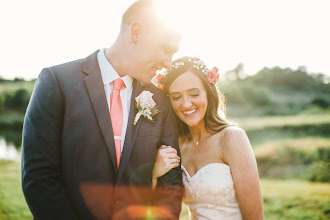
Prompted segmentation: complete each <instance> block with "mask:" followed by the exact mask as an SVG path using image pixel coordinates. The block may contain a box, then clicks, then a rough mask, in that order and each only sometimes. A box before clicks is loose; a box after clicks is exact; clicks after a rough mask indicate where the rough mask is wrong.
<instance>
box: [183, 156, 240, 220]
mask: <svg viewBox="0 0 330 220" xmlns="http://www.w3.org/2000/svg"><path fill="white" fill-rule="evenodd" d="M181 169H182V170H183V173H182V177H183V184H184V187H185V194H184V197H183V202H184V203H185V204H186V205H187V206H188V209H189V219H190V220H204V219H205V220H206V219H214V220H222V219H226V220H240V219H242V215H241V212H240V209H239V206H238V202H237V199H236V192H235V188H234V182H233V178H232V175H231V172H230V167H229V166H228V165H226V164H223V163H210V164H207V165H205V166H204V167H202V168H201V169H200V170H198V171H197V173H196V174H195V175H193V176H190V174H189V173H188V171H187V170H186V168H185V167H184V166H183V165H181Z"/></svg>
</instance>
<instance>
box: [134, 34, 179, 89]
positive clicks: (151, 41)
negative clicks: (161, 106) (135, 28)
mask: <svg viewBox="0 0 330 220" xmlns="http://www.w3.org/2000/svg"><path fill="white" fill-rule="evenodd" d="M179 44H180V36H179V35H178V34H177V33H176V32H173V31H170V30H169V29H166V28H163V29H160V28H144V29H143V30H141V35H140V36H139V38H138V40H137V42H136V44H135V48H134V49H135V54H136V57H135V59H134V63H135V65H134V66H135V67H134V72H135V76H133V77H134V78H136V79H138V80H140V81H142V82H144V83H149V82H150V81H151V79H152V78H153V77H154V76H155V75H156V71H157V70H161V69H162V68H169V67H170V66H171V63H172V57H173V55H174V53H176V52H177V51H178V49H179Z"/></svg>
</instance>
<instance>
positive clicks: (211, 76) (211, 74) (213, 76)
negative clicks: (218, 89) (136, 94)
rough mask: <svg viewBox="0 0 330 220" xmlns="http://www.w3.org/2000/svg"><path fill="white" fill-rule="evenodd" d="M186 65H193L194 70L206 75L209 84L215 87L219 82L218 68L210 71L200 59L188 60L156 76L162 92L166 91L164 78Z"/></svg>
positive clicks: (177, 63)
mask: <svg viewBox="0 0 330 220" xmlns="http://www.w3.org/2000/svg"><path fill="white" fill-rule="evenodd" d="M185 63H186V64H187V63H192V64H193V65H192V68H194V69H196V70H200V71H202V72H203V73H204V75H205V76H206V78H207V81H208V82H209V83H212V84H214V85H215V84H217V82H218V81H219V73H218V68H217V67H213V68H212V69H211V70H209V69H208V68H207V66H206V65H205V63H204V62H203V61H202V60H200V59H198V58H188V59H187V61H185V62H183V61H178V62H175V63H172V66H171V68H170V69H169V70H167V69H162V71H161V72H160V73H159V74H157V76H156V82H157V85H158V88H159V89H160V90H162V91H164V84H163V81H164V78H165V77H166V76H167V74H168V73H169V72H171V71H172V70H173V69H179V68H180V67H181V66H184V65H185Z"/></svg>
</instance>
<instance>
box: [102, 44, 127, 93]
mask: <svg viewBox="0 0 330 220" xmlns="http://www.w3.org/2000/svg"><path fill="white" fill-rule="evenodd" d="M97 60H98V62H99V66H100V70H101V75H102V80H103V84H104V85H107V84H109V83H112V82H113V81H115V80H116V79H118V78H121V79H122V80H123V81H124V83H125V86H126V88H127V89H128V91H130V90H131V89H132V85H133V78H132V77H131V76H129V75H126V76H123V77H120V76H119V75H118V73H117V72H116V70H115V68H113V66H112V65H111V63H110V62H109V61H108V60H107V58H106V57H105V54H104V48H102V49H101V50H100V51H99V52H98V53H97Z"/></svg>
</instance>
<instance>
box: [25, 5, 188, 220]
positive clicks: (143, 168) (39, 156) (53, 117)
mask: <svg viewBox="0 0 330 220" xmlns="http://www.w3.org/2000/svg"><path fill="white" fill-rule="evenodd" d="M152 2H153V1H148V0H141V1H137V2H136V3H134V4H133V5H132V6H130V7H129V8H128V9H127V11H126V12H125V13H124V15H123V17H122V24H121V30H120V33H119V35H118V38H117V39H116V41H115V42H114V43H113V45H112V46H111V47H110V48H107V49H102V50H99V51H96V52H94V53H93V54H91V55H90V56H88V57H87V58H85V59H81V60H76V61H72V62H69V63H65V64H61V65H57V66H53V67H49V68H45V69H43V70H42V72H41V73H40V75H39V77H38V80H37V82H36V84H35V88H34V91H33V94H32V96H31V100H30V103H29V106H28V109H27V112H26V116H25V121H24V128H23V146H22V187H23V191H24V195H25V198H26V201H27V203H28V205H29V207H30V210H31V212H32V214H33V216H34V218H35V219H47V220H48V219H61V220H64V219H70V220H72V219H141V218H145V217H148V216H149V217H154V218H162V219H178V218H179V214H180V210H181V200H182V195H183V191H182V189H183V187H182V177H181V171H180V167H178V168H175V169H173V170H172V171H171V172H169V173H168V174H166V175H164V176H163V177H162V178H160V179H158V185H157V187H156V188H155V190H154V191H152V188H151V180H152V168H153V163H154V160H155V154H156V150H157V148H158V147H159V146H161V145H162V144H164V145H169V146H172V147H174V148H175V149H176V150H177V152H178V154H179V156H180V153H179V149H178V142H177V141H178V137H177V131H176V124H175V117H174V114H173V112H172V110H171V108H170V103H169V101H168V99H167V97H165V95H164V94H163V93H162V92H161V91H159V90H158V89H157V88H156V87H155V86H154V85H153V84H152V83H149V82H150V81H151V79H152V77H153V76H154V75H155V72H156V70H159V69H161V68H163V67H166V68H167V67H169V66H170V65H171V60H172V56H173V54H174V53H175V52H176V51H177V50H178V46H179V41H180V37H179V35H178V34H177V33H176V32H174V31H173V30H172V29H170V28H169V27H168V26H166V24H165V23H163V22H162V21H161V20H159V18H158V17H157V15H156V13H155V12H154V9H153V3H152ZM143 91H149V92H150V93H152V94H153V96H152V99H153V100H154V102H155V103H156V107H157V109H158V112H159V113H158V114H156V115H153V116H152V118H153V122H152V121H149V120H148V118H146V117H144V116H141V117H140V118H139V120H138V121H137V123H136V124H135V125H133V120H134V118H135V116H136V114H137V113H138V109H137V108H136V104H137V103H136V100H135V98H136V97H137V96H139V95H140V94H141V93H142V92H143ZM150 93H149V94H150ZM140 104H141V103H140Z"/></svg>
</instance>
